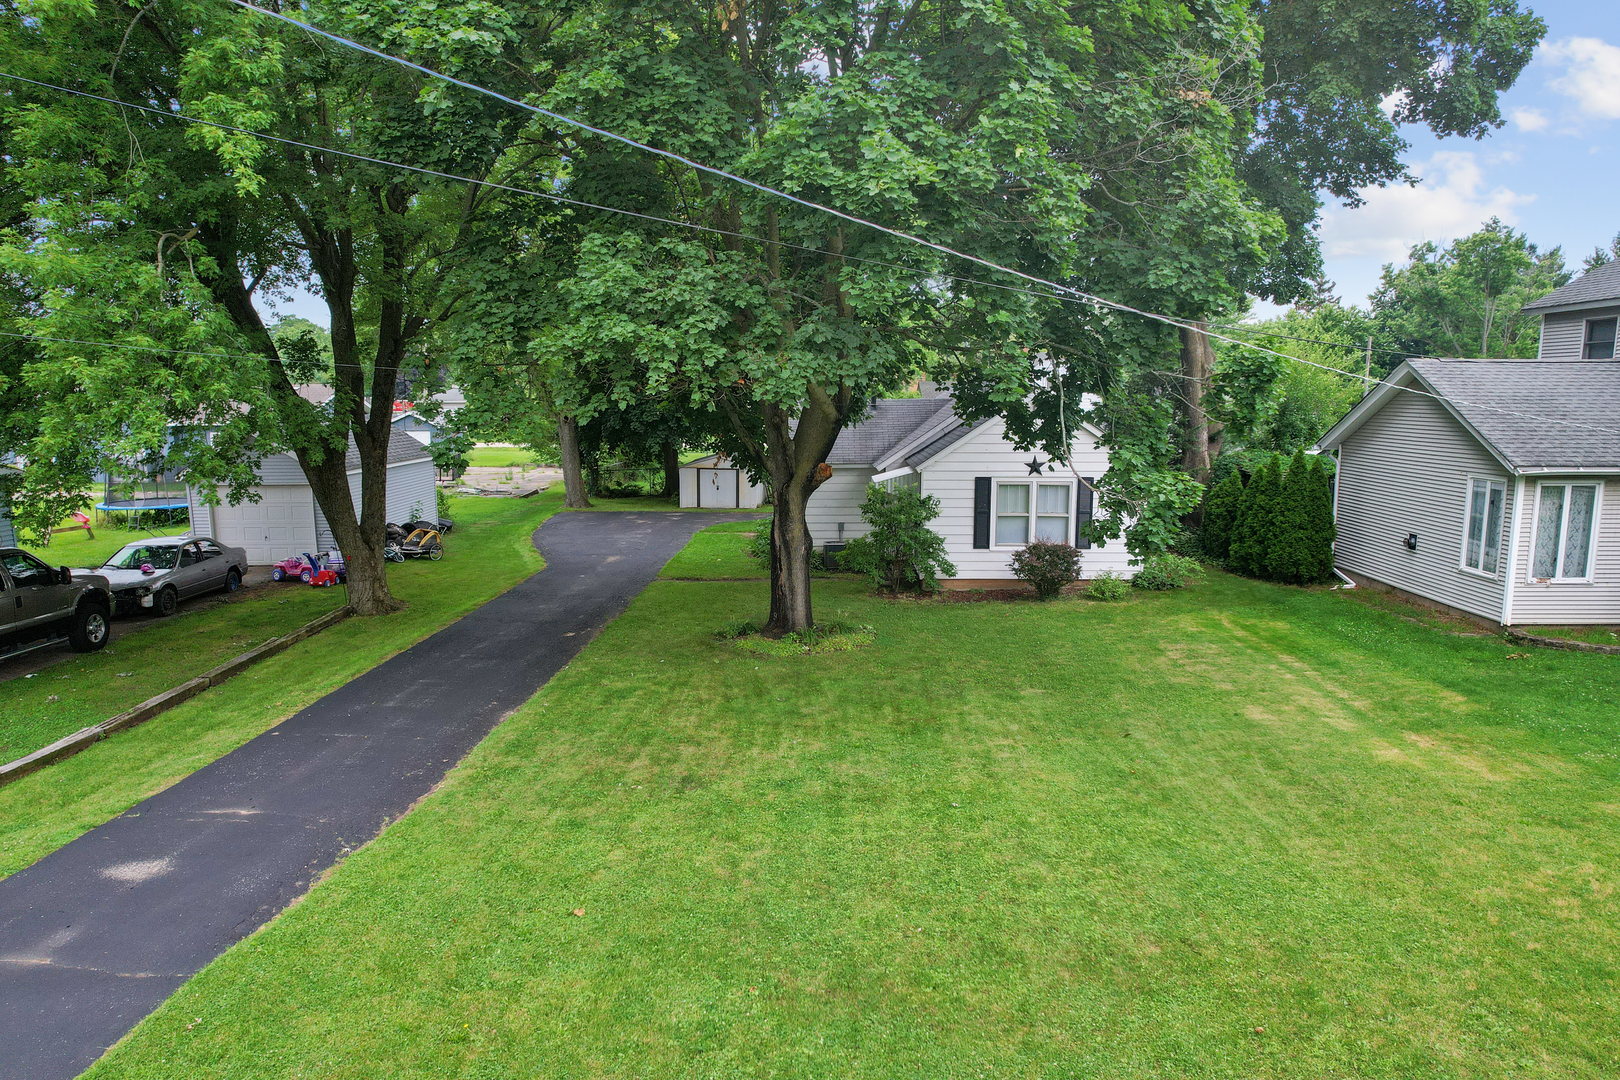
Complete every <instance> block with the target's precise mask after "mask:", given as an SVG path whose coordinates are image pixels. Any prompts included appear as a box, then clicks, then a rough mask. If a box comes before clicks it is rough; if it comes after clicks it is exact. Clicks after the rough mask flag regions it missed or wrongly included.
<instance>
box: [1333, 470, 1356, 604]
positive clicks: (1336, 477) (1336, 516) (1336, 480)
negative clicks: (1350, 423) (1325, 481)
mask: <svg viewBox="0 0 1620 1080" xmlns="http://www.w3.org/2000/svg"><path fill="white" fill-rule="evenodd" d="M1343 471H1344V451H1343V449H1342V448H1341V449H1339V450H1335V451H1334V452H1333V532H1334V536H1335V539H1334V541H1333V547H1334V556H1335V558H1334V565H1333V566H1331V567H1329V569H1330V570H1332V571H1333V573H1334V575H1335V576H1336V577H1338V579H1339V580H1340V581H1342V582H1344V585H1343V586H1342V588H1346V589H1353V588H1355V587H1356V583H1355V582H1354V581H1352V580H1350V579H1349V578H1348V577H1346V576H1345V575H1344V573H1343V572H1342V571H1341V570H1340V569H1339V567H1338V558H1337V556H1338V547H1339V541H1338V540H1337V539H1336V537H1337V536H1338V531H1339V474H1340V473H1341V472H1343Z"/></svg>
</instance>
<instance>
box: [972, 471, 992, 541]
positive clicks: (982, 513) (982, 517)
mask: <svg viewBox="0 0 1620 1080" xmlns="http://www.w3.org/2000/svg"><path fill="white" fill-rule="evenodd" d="M973 546H974V547H976V548H987V547H989V546H990V478H989V477H988V476H975V477H974V478H973Z"/></svg>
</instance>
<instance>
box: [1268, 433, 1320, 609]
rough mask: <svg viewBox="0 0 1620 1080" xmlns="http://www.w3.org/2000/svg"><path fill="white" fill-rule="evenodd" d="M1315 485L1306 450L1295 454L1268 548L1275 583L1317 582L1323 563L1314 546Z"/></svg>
mask: <svg viewBox="0 0 1620 1080" xmlns="http://www.w3.org/2000/svg"><path fill="white" fill-rule="evenodd" d="M1315 496H1316V482H1315V481H1314V480H1313V479H1312V478H1311V465H1310V462H1309V461H1308V460H1307V459H1306V457H1305V451H1303V450H1296V451H1294V459H1293V460H1292V461H1290V462H1289V463H1288V475H1287V476H1286V477H1285V478H1284V479H1283V482H1282V488H1281V491H1280V492H1279V494H1278V497H1277V509H1276V512H1275V514H1274V517H1273V520H1274V521H1275V523H1276V524H1275V528H1274V531H1273V533H1272V537H1271V544H1270V546H1269V547H1268V548H1267V549H1266V576H1267V577H1269V578H1270V579H1271V580H1272V581H1284V582H1287V583H1289V584H1291V585H1300V584H1303V583H1305V582H1307V581H1314V580H1316V567H1317V564H1318V563H1319V562H1320V561H1321V560H1320V559H1319V558H1318V556H1317V555H1316V552H1315V550H1314V548H1313V547H1312V540H1311V533H1312V531H1313V522H1312V517H1313V510H1314V506H1313V504H1314V502H1315Z"/></svg>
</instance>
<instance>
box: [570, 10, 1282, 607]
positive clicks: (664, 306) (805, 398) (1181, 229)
mask: <svg viewBox="0 0 1620 1080" xmlns="http://www.w3.org/2000/svg"><path fill="white" fill-rule="evenodd" d="M589 35H595V36H589ZM587 39H588V40H587ZM575 41H576V42H585V43H586V44H584V45H582V49H583V51H584V53H585V54H587V56H588V60H587V59H582V60H581V61H580V62H579V63H578V65H577V66H576V67H575V68H573V69H571V70H570V71H569V72H567V73H565V74H564V76H563V77H561V78H560V79H559V80H558V83H557V87H556V89H555V91H554V92H553V93H552V95H551V96H550V97H549V98H548V101H549V102H551V103H553V104H555V105H556V106H558V107H560V111H563V112H566V113H568V114H570V115H575V116H579V117H582V118H585V119H588V120H590V121H591V122H593V123H596V124H598V125H600V126H602V127H605V128H608V129H611V130H619V131H629V132H633V133H635V134H636V135H637V136H638V137H640V138H644V139H646V140H647V141H649V142H652V143H654V144H657V145H660V146H663V147H666V148H668V149H670V150H673V151H676V152H678V153H682V154H685V155H688V156H689V157H691V158H693V159H696V160H702V161H705V162H709V163H712V164H716V165H719V166H723V167H726V168H729V169H731V170H733V171H735V172H738V173H741V174H743V175H747V176H749V177H752V178H755V179H758V180H761V181H764V182H767V183H770V184H772V185H774V186H778V187H782V188H784V189H786V190H789V191H792V192H795V193H797V194H800V195H802V196H804V197H807V198H809V199H813V200H815V201H817V202H821V203H824V204H827V205H832V206H837V207H839V208H840V209H842V210H845V211H847V212H850V213H853V214H855V215H858V216H860V217H862V218H865V219H867V220H871V221H874V222H880V223H883V224H885V225H890V226H897V227H901V228H904V229H907V230H909V231H913V232H918V233H922V234H925V235H927V236H928V237H929V238H930V239H932V240H935V241H938V242H941V243H944V244H947V245H950V246H953V247H956V248H958V249H959V250H965V251H971V252H974V253H976V254H979V255H982V256H985V257H988V258H991V259H994V260H997V261H999V262H1002V263H1004V264H1006V265H1010V266H1015V267H1018V268H1020V269H1023V270H1026V271H1033V272H1036V273H1038V274H1040V275H1041V276H1043V277H1066V276H1072V275H1073V273H1074V271H1075V269H1076V268H1077V267H1078V266H1080V265H1081V264H1086V265H1092V264H1106V267H1107V268H1108V269H1106V270H1105V271H1103V272H1100V273H1098V274H1097V279H1098V280H1099V281H1101V280H1103V279H1104V278H1106V279H1107V280H1108V281H1109V283H1110V284H1112V283H1114V282H1117V281H1121V280H1132V279H1134V278H1136V277H1138V276H1140V274H1141V273H1143V272H1146V271H1152V270H1156V271H1157V272H1158V273H1159V274H1160V276H1162V277H1165V278H1167V279H1173V278H1174V277H1175V276H1176V275H1177V274H1178V272H1180V271H1182V270H1185V269H1187V268H1188V267H1190V266H1192V265H1193V264H1194V263H1196V262H1197V260H1196V259H1195V258H1193V257H1192V256H1183V255H1179V254H1178V253H1177V252H1178V251H1181V250H1185V248H1176V247H1166V246H1165V245H1164V243H1163V241H1164V239H1165V238H1167V237H1175V238H1177V240H1178V242H1179V243H1182V244H1184V245H1190V244H1192V243H1194V242H1195V241H1197V240H1198V238H1199V237H1201V236H1202V237H1206V239H1205V241H1204V242H1206V243H1209V244H1213V245H1216V246H1220V247H1221V249H1222V251H1223V254H1224V252H1225V251H1226V249H1227V248H1228V247H1233V246H1235V247H1237V248H1241V249H1243V250H1247V251H1250V252H1252V254H1251V255H1250V256H1249V257H1251V258H1253V259H1255V260H1256V261H1260V260H1263V258H1264V251H1263V247H1264V242H1265V240H1266V237H1267V236H1268V235H1269V233H1268V229H1269V225H1268V224H1267V221H1266V219H1264V217H1263V215H1257V214H1255V213H1253V212H1252V211H1251V209H1250V208H1249V207H1248V206H1247V205H1245V204H1244V203H1243V201H1242V199H1241V198H1240V197H1239V193H1238V191H1237V188H1236V185H1235V182H1234V181H1233V179H1232V175H1231V162H1230V155H1229V154H1228V147H1229V145H1230V132H1231V126H1232V124H1233V122H1234V121H1233V111H1232V108H1231V106H1230V104H1229V103H1228V102H1227V100H1226V98H1225V96H1224V92H1225V86H1226V83H1225V80H1227V79H1228V78H1234V77H1240V76H1230V75H1229V65H1230V64H1233V63H1235V64H1236V67H1237V69H1238V71H1239V73H1240V75H1241V72H1242V71H1243V70H1246V69H1245V67H1244V65H1245V64H1247V63H1251V62H1252V60H1253V55H1254V53H1255V51H1256V49H1257V44H1256V42H1255V40H1254V36H1253V27H1252V25H1251V24H1250V23H1249V22H1248V20H1247V17H1246V15H1245V12H1244V9H1243V7H1242V5H1241V4H1236V3H1217V4H1212V5H1203V6H1201V7H1200V8H1198V9H1197V10H1194V9H1189V8H1187V7H1184V6H1182V5H1179V4H1173V3H1162V2H1159V0H1149V2H1147V3H1130V4H1126V3H1114V2H1109V3H1103V4H1096V5H1091V6H1090V7H1088V8H1087V9H1085V10H1084V11H1083V12H1082V11H1075V10H1073V9H1071V8H1069V7H1067V6H1065V5H1063V4H1061V3H1055V2H1051V0H1012V2H1008V3H1001V4H996V5H980V4H973V5H968V6H966V7H963V6H961V5H958V4H942V3H939V2H938V0H913V2H910V3H896V4H893V5H875V6H870V7H856V8H854V9H851V8H850V7H849V6H848V5H828V4H824V3H820V2H804V3H797V4H786V3H782V2H780V0H758V2H753V3H739V4H736V5H733V6H730V7H727V8H724V9H711V8H698V7H690V8H687V7H670V6H657V7H643V6H638V5H631V6H630V7H628V8H626V9H623V10H620V11H616V12H614V13H613V16H612V17H611V19H609V18H606V17H604V18H603V19H602V20H600V22H591V21H590V20H581V22H580V24H579V26H578V36H577V37H576V38H575ZM1217 91H1220V92H1217ZM567 138H568V139H569V141H570V146H569V151H568V160H569V180H568V183H569V191H570V194H575V193H579V194H580V196H581V197H584V193H586V192H592V191H598V190H607V191H613V192H619V193H627V192H633V193H635V194H636V196H637V197H638V198H639V199H640V203H639V204H638V208H645V210H646V212H648V213H653V214H657V215H659V216H664V217H674V218H678V219H680V220H683V221H690V222H693V223H696V224H702V225H706V226H709V227H712V228H715V229H719V230H723V232H724V235H713V236H710V237H707V238H705V237H694V236H691V235H685V234H674V233H669V232H665V231H662V230H659V229H657V228H653V227H651V226H649V225H648V224H647V223H640V224H637V223H629V222H611V221H607V220H601V221H597V222H593V223H592V224H593V227H592V229H591V231H590V233H589V234H588V235H585V236H583V237H582V240H581V243H580V245H579V249H578V259H577V264H576V267H575V271H574V274H573V276H572V277H571V278H569V279H568V280H567V281H566V282H565V283H564V285H563V288H562V293H563V295H564V296H565V297H566V299H567V301H568V304H569V308H568V313H567V317H566V319H565V324H566V325H567V326H568V328H569V332H568V334H567V335H566V336H565V335H561V334H558V335H553V336H552V337H550V338H549V339H546V340H544V341H542V342H541V344H540V346H539V347H542V348H548V349H549V350H550V354H551V355H552V356H554V357H555V358H556V359H557V361H558V366H559V368H565V367H566V368H569V369H570V370H572V371H574V372H575V373H576V374H577V381H576V384H575V387H574V390H573V394H572V402H573V404H575V405H576V406H577V407H578V408H579V409H581V410H582V415H583V414H584V413H588V412H589V411H591V410H593V409H594V408H596V407H598V406H597V405H596V404H595V402H597V401H600V400H601V399H602V397H603V391H602V388H603V387H607V388H609V393H608V396H611V395H612V394H619V395H637V394H653V395H671V396H678V397H681V398H683V399H684V400H686V401H687V402H689V403H691V404H692V405H693V406H695V407H699V408H710V409H713V410H715V411H716V412H717V413H718V414H719V415H721V416H722V417H724V419H725V420H726V422H727V424H728V427H729V431H728V433H727V435H726V436H725V437H726V438H727V439H729V440H730V441H731V443H732V444H733V447H734V449H735V450H736V451H737V452H738V453H739V455H740V456H742V457H743V458H744V459H745V460H749V461H751V462H753V464H754V467H755V468H756V469H757V470H758V472H759V473H760V474H761V475H762V476H763V477H764V478H766V479H768V480H769V482H770V485H771V489H772V491H773V494H774V498H775V509H776V512H775V514H774V516H773V522H772V552H773V558H772V573H771V579H772V584H771V594H772V599H771V615H770V620H769V624H768V625H769V629H770V630H772V631H775V632H786V631H789V630H797V629H804V628H806V627H808V626H809V625H810V624H811V622H812V611H811V601H810V577H809V563H810V553H811V545H812V543H813V538H812V537H811V535H810V532H809V528H808V525H807V523H806V518H805V505H806V503H807V502H808V500H809V498H810V496H811V494H812V493H813V492H814V491H815V490H816V488H817V487H818V486H819V485H820V484H821V483H822V482H824V480H825V479H826V477H827V476H828V475H830V469H829V467H828V466H827V465H826V457H827V454H828V451H829V450H830V449H831V447H832V444H833V442H834V440H836V438H837V437H838V433H839V432H840V431H841V430H842V429H843V427H844V426H845V425H847V424H848V423H850V422H852V421H854V420H857V419H859V418H860V416H861V413H862V410H863V408H864V405H865V402H867V401H868V400H870V399H871V398H872V397H873V396H875V395H877V394H880V393H882V392H884V391H886V390H891V389H895V388H898V386H899V385H901V384H902V382H903V381H904V380H905V379H907V378H909V377H910V376H911V375H912V373H913V371H914V370H915V369H916V368H917V367H919V366H921V365H923V364H925V363H926V364H929V365H931V366H933V367H935V368H937V369H939V370H938V375H940V376H941V377H942V378H943V379H944V380H945V381H948V382H950V383H951V384H952V386H953V389H954V390H955V391H956V392H957V393H958V401H959V402H960V403H961V406H962V408H963V409H964V411H965V412H967V413H969V414H970V415H990V414H1005V415H1010V416H1012V423H1013V424H1014V425H1015V426H1017V425H1019V424H1021V423H1022V420H1021V419H1020V417H1022V416H1024V415H1027V414H1026V413H1025V406H1024V404H1023V403H1024V402H1025V400H1026V399H1027V398H1028V397H1029V396H1030V395H1031V394H1032V393H1049V394H1050V397H1051V402H1052V405H1053V408H1054V410H1055V409H1056V407H1057V399H1058V396H1059V395H1058V387H1057V386H1055V385H1053V384H1052V382H1051V380H1050V379H1048V378H1046V375H1047V374H1049V372H1048V371H1043V370H1042V365H1041V364H1040V363H1039V362H1036V361H1034V360H1032V358H1033V357H1036V356H1038V355H1040V354H1041V350H1042V348H1043V346H1044V345H1045V343H1046V342H1047V341H1049V340H1052V339H1053V329H1054V328H1053V327H1052V326H1050V325H1049V322H1048V320H1049V318H1050V317H1051V315H1052V313H1053V310H1054V308H1055V306H1056V305H1054V303H1053V302H1052V301H1049V300H1045V299H1042V298H1040V297H1038V296H1035V295H1032V294H1031V293H1030V292H1028V291H1024V290H1023V289H1021V288H1019V287H1018V282H1017V280H1016V279H1014V278H1011V277H1005V276H1001V275H998V274H996V273H994V272H992V271H988V270H985V269H984V268H983V267H979V266H976V265H973V264H971V263H964V262H961V261H959V260H955V259H951V258H948V257H946V256H944V255H943V254H942V253H939V252H937V251H929V250H927V249H924V248H920V247H918V246H916V245H913V244H910V243H906V242H903V241H900V240H897V239H896V238H894V237H891V236H888V235H886V234H884V233H883V232H882V231H880V230H878V229H874V228H870V227H867V226H864V225H860V224H854V223H850V222H847V221H844V222H840V221H836V220H833V219H831V218H829V217H828V216H827V215H825V214H823V213H820V212H816V211H812V210H808V209H805V208H802V207H796V206H794V205H792V204H788V203H785V202H783V201H781V200H778V199H774V198H769V197H763V196H760V195H757V194H755V193H752V192H750V191H748V190H746V189H742V188H739V187H736V186H734V185H731V184H728V183H725V182H722V181H719V180H716V179H714V178H712V177H711V176H708V175H705V174H703V173H701V172H693V171H690V170H686V169H684V168H680V167H676V166H675V165H673V164H671V163H668V162H663V161H652V160H646V159H642V158H638V157H634V156H631V155H627V154H626V153H625V152H624V150H623V148H622V147H620V146H617V145H615V144H611V143H607V142H603V141H598V140H593V139H591V138H589V137H587V136H585V135H582V134H571V135H568V136H567ZM1144 195H1145V196H1148V197H1150V198H1151V199H1152V205H1151V207H1150V206H1146V205H1136V204H1137V203H1138V202H1139V197H1140V196H1144ZM603 201H607V200H603ZM1161 212H1164V213H1168V214H1170V215H1172V217H1170V218H1166V220H1165V223H1164V226H1163V229H1162V231H1161V232H1160V233H1159V234H1157V241H1158V242H1155V240H1154V238H1153V237H1150V236H1147V235H1144V234H1143V233H1142V231H1141V222H1142V219H1144V218H1151V217H1154V216H1155V215H1158V214H1160V213H1161ZM1127 226H1128V227H1129V228H1130V229H1134V230H1136V231H1135V233H1134V234H1133V235H1132V236H1131V237H1130V239H1129V240H1128V241H1125V242H1121V241H1120V240H1118V239H1117V237H1118V236H1119V235H1120V234H1121V233H1122V232H1124V231H1126V229H1127ZM734 234H743V235H741V236H739V235H734ZM885 263H887V264H890V265H888V266H885V265H882V264H885ZM894 265H901V266H908V267H911V268H914V269H913V271H912V272H907V271H902V270H896V269H894V268H893V266H894ZM970 278H977V279H981V280H986V281H987V282H988V284H978V283H975V282H973V281H970V280H968V279H970ZM1200 281H1201V282H1202V283H1203V284H1202V286H1201V287H1205V288H1212V289H1219V288H1222V287H1223V286H1222V284H1221V282H1220V281H1219V275H1218V274H1217V273H1214V272H1209V273H1203V274H1202V276H1201V277H1200ZM1003 285H1010V286H1014V288H1013V289H1006V288H999V287H996V286H1003ZM1168 291H1169V292H1172V293H1173V292H1174V291H1175V290H1174V289H1173V288H1171V289H1169V290H1168ZM1062 318H1063V319H1066V320H1068V321H1070V322H1072V321H1073V318H1074V317H1073V316H1064V317H1062ZM1091 325H1092V326H1093V328H1094V329H1096V330H1098V331H1099V332H1101V333H1103V334H1104V335H1105V336H1118V335H1117V334H1116V333H1115V330H1114V327H1113V324H1112V322H1111V321H1110V320H1109V319H1107V318H1105V317H1100V316H1099V317H1097V318H1096V319H1095V320H1094V321H1093V322H1092V324H1091ZM1063 332H1065V333H1067V331H1066V330H1065V331H1063ZM1155 333H1157V332H1156V331H1145V330H1144V329H1142V328H1139V327H1133V328H1129V329H1127V330H1126V331H1125V335H1126V336H1130V335H1135V336H1138V337H1145V336H1149V335H1152V334H1155ZM580 361H583V362H580ZM1070 381H1071V382H1072V384H1073V385H1070V386H1068V387H1066V388H1065V392H1066V393H1067V394H1068V397H1067V399H1066V400H1065V403H1064V404H1065V406H1066V415H1065V416H1063V417H1061V418H1058V417H1055V416H1054V417H1053V419H1054V422H1053V423H1051V424H1050V426H1049V427H1047V428H1046V429H1045V430H1039V431H1038V430H1036V428H1037V427H1040V424H1039V423H1032V424H1025V425H1023V426H1022V427H1019V428H1017V430H1018V431H1019V432H1020V435H1021V437H1024V438H1026V440H1027V441H1028V442H1030V443H1031V444H1034V443H1041V444H1043V445H1056V446H1058V447H1060V448H1064V449H1065V452H1066V448H1065V447H1064V443H1063V440H1062V439H1061V437H1060V434H1059V431H1060V428H1061V427H1062V426H1063V424H1064V423H1067V425H1068V426H1069V427H1071V428H1072V427H1073V426H1074V425H1075V424H1077V423H1078V421H1079V419H1080V417H1081V416H1082V415H1083V405H1082V402H1081V400H1080V391H1081V390H1082V389H1085V388H1089V387H1088V386H1086V385H1084V384H1082V383H1081V381H1080V380H1079V379H1071V380H1070ZM1195 491H1196V486H1195ZM1194 498H1195V500H1196V494H1195V495H1194Z"/></svg>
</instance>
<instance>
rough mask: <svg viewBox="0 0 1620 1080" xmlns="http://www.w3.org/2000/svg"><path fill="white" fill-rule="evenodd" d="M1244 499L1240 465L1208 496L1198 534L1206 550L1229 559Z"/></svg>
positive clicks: (1219, 557) (1221, 558)
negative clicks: (1233, 534)
mask: <svg viewBox="0 0 1620 1080" xmlns="http://www.w3.org/2000/svg"><path fill="white" fill-rule="evenodd" d="M1242 502H1243V476H1242V474H1241V473H1239V472H1238V471H1237V470H1236V469H1234V470H1232V471H1231V472H1230V473H1228V474H1227V476H1226V479H1225V480H1222V481H1221V482H1220V483H1218V484H1216V485H1215V486H1214V487H1213V488H1211V489H1210V492H1209V498H1207V499H1206V500H1204V525H1203V528H1201V529H1200V530H1199V533H1198V538H1199V540H1200V541H1201V542H1202V544H1203V548H1204V554H1206V555H1208V556H1209V557H1210V558H1212V559H1219V560H1221V561H1222V562H1225V561H1226V560H1227V558H1229V557H1230V555H1231V552H1232V527H1233V526H1234V525H1236V524H1237V513H1238V506H1239V505H1240V504H1241V503H1242Z"/></svg>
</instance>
